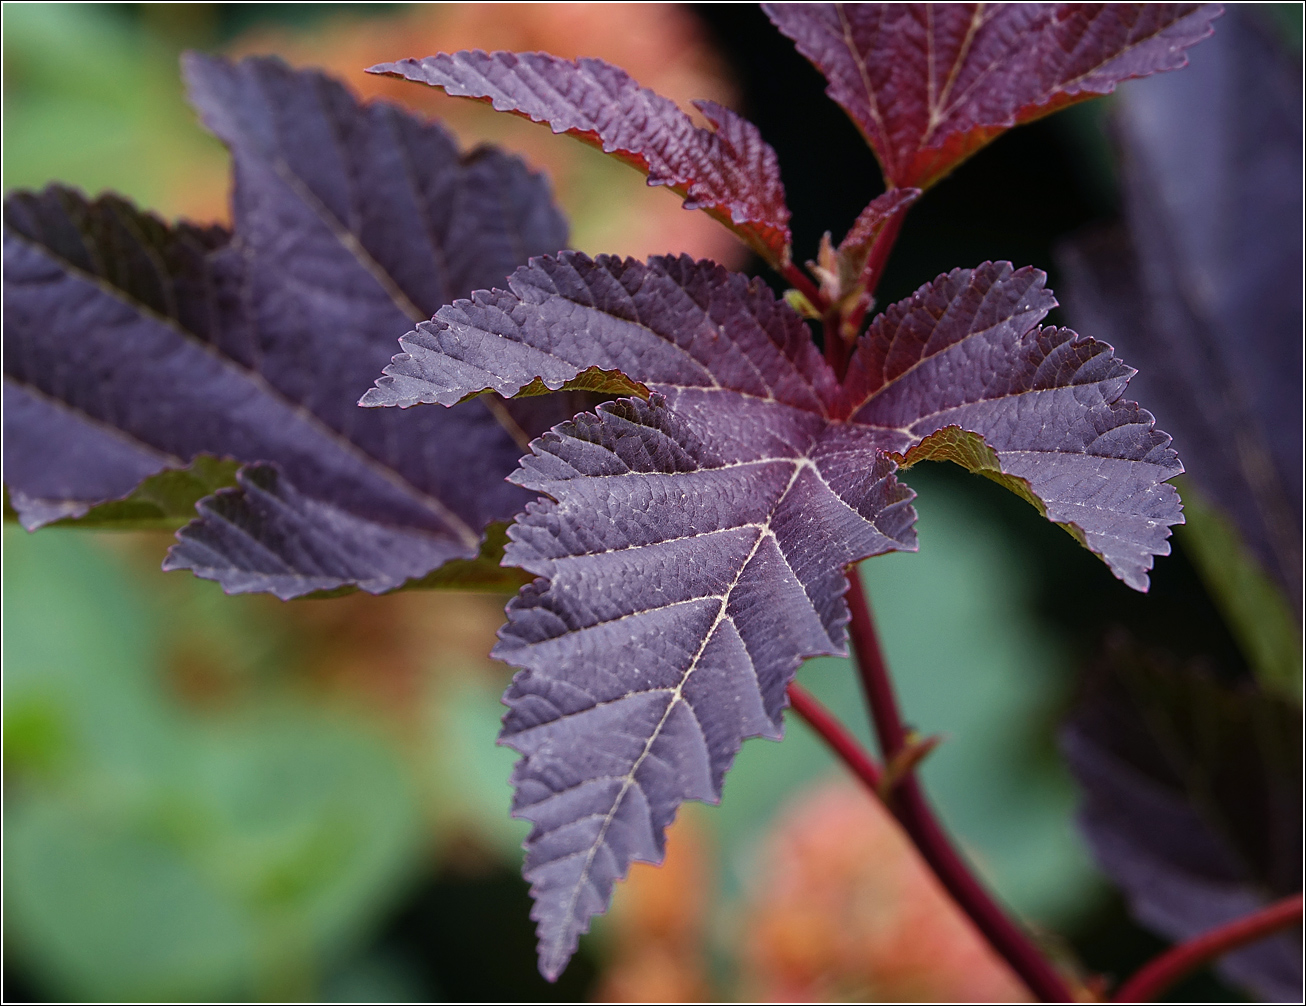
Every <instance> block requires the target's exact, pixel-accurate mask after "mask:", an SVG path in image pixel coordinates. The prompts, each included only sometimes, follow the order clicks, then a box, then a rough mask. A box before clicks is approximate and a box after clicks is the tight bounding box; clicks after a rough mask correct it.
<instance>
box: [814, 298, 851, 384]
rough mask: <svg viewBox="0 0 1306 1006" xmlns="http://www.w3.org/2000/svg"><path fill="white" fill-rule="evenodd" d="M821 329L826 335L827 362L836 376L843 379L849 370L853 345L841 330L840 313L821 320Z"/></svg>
mask: <svg viewBox="0 0 1306 1006" xmlns="http://www.w3.org/2000/svg"><path fill="white" fill-rule="evenodd" d="M821 331H822V332H823V333H824V336H825V338H824V341H825V362H826V363H828V364H829V365H830V369H831V370H833V371H834V375H835V377H837V378H839V380H841V381H842V380H843V375H844V374H846V373H847V372H848V356H849V353H850V351H851V349H852V347H851V346H849V345H848V343H847V342H846V341H845V340H844V337H843V335H842V334H841V333H840V332H839V317H838V315H836V314H833V313H830V314H827V315H826V316H825V318H824V319H823V320H822V322H821Z"/></svg>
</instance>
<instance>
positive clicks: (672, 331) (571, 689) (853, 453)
mask: <svg viewBox="0 0 1306 1006" xmlns="http://www.w3.org/2000/svg"><path fill="white" fill-rule="evenodd" d="M1043 280H1044V277H1043V274H1042V273H1039V272H1037V270H1033V269H1022V270H1020V271H1018V272H1013V270H1012V268H1011V266H1009V265H1006V264H1001V265H984V266H981V267H980V268H979V269H976V270H957V271H956V272H954V273H951V274H949V275H947V276H942V277H940V278H939V279H937V280H936V281H935V282H934V283H931V284H928V285H927V286H925V287H923V288H922V289H921V290H920V291H918V292H917V293H916V294H915V295H914V296H913V297H912V298H909V299H908V300H906V301H904V302H902V303H901V304H899V305H896V306H895V307H893V308H891V309H890V310H889V311H888V312H886V314H885V315H883V316H882V317H881V318H880V319H877V321H876V323H875V324H873V325H872V327H871V329H870V331H869V332H868V333H867V335H866V336H865V337H864V338H863V340H862V343H861V345H860V346H859V348H858V351H857V354H856V356H855V357H854V363H853V367H852V369H850V371H849V376H848V380H847V381H846V382H845V383H844V384H843V385H840V383H839V382H838V381H837V380H836V379H835V376H834V373H833V372H832V371H831V370H830V368H829V367H828V365H827V364H826V362H825V361H824V359H822V358H821V356H820V353H819V352H818V350H817V349H816V347H815V345H814V344H813V342H812V340H811V337H810V335H809V333H808V331H807V329H806V327H805V326H804V324H803V323H802V321H801V320H800V319H799V318H798V316H797V315H796V314H795V313H794V312H793V311H792V310H791V309H790V308H789V307H788V306H787V305H784V304H783V303H780V302H777V301H776V300H775V299H774V297H773V295H772V293H771V291H770V290H769V288H767V287H766V286H764V285H763V284H762V283H761V282H760V281H756V280H755V281H752V282H750V281H749V280H747V279H746V278H745V277H743V276H740V275H737V274H732V273H729V272H727V271H726V270H725V269H723V268H721V267H720V266H717V265H715V264H713V263H711V262H697V263H696V262H694V261H692V260H691V259H689V258H688V257H685V256H682V257H680V258H652V259H650V260H649V262H648V263H647V265H646V264H644V263H641V262H636V261H634V260H633V259H626V260H624V261H622V260H619V259H616V258H611V257H600V258H599V259H598V260H594V261H592V260H590V259H589V258H587V257H586V256H584V255H582V254H580V253H577V252H567V253H563V254H561V255H560V256H559V257H558V258H548V257H543V258H538V259H535V260H533V261H532V262H531V264H530V265H529V266H526V267H523V268H521V269H519V270H518V271H517V272H516V273H514V274H513V276H512V277H511V279H510V280H509V283H508V287H509V289H508V290H507V291H494V292H492V293H485V292H479V293H477V294H476V295H475V296H474V297H473V299H472V300H470V301H458V302H456V303H454V304H452V305H449V306H447V307H444V308H442V309H441V310H440V311H439V312H438V313H437V314H436V316H435V318H434V319H432V320H431V321H430V322H425V323H423V324H422V325H420V326H419V327H418V330H417V331H416V332H414V333H411V334H410V335H409V336H407V337H405V339H403V340H401V343H402V346H403V348H404V349H405V350H406V352H405V353H404V354H402V355H400V356H398V357H396V358H395V362H394V363H393V364H392V365H391V366H390V367H389V368H387V370H386V376H384V377H382V378H381V379H380V380H379V381H378V382H377V387H376V388H375V389H373V390H372V391H370V392H368V395H367V396H366V398H365V399H364V402H365V404H368V405H400V406H406V405H414V404H417V403H418V402H442V403H453V402H457V401H459V400H460V399H462V398H463V397H464V396H466V395H468V394H472V393H475V392H477V391H480V390H481V389H482V388H485V387H487V386H488V387H492V388H494V389H495V390H497V391H499V392H500V393H502V394H504V395H511V394H513V393H515V392H516V391H518V390H520V389H531V390H537V389H538V388H539V387H540V386H541V385H543V386H544V387H550V388H556V387H562V386H565V385H566V383H567V382H568V381H570V380H573V379H574V378H575V377H576V376H577V375H578V374H581V373H584V372H585V371H586V370H587V369H588V368H591V367H593V368H598V369H599V370H601V371H609V372H610V371H618V372H620V373H622V374H624V375H626V377H627V378H628V379H629V380H631V381H633V382H638V383H639V384H640V385H641V386H642V387H643V388H644V389H646V390H647V393H648V395H649V398H648V401H647V402H645V401H643V400H642V399H626V400H622V401H619V402H617V403H615V404H613V405H608V406H603V407H601V408H600V410H599V411H598V413H597V415H582V416H579V417H577V418H576V419H575V420H574V421H573V422H571V423H568V424H565V425H563V426H559V427H556V428H555V429H554V430H553V432H551V433H549V434H546V435H545V436H544V437H543V438H542V439H540V440H537V441H535V442H534V443H533V444H532V445H531V446H532V451H533V452H534V456H533V457H528V458H526V459H525V460H524V462H523V467H522V470H521V471H519V472H518V473H517V474H516V475H514V476H513V479H514V481H516V482H517V483H518V484H519V485H522V486H524V487H526V488H528V489H532V490H534V491H536V492H541V493H545V494H546V495H547V496H548V497H550V498H551V499H549V500H546V501H542V502H539V503H535V504H531V505H530V506H529V507H528V508H527V512H526V514H525V515H524V516H522V517H519V518H518V520H517V522H516V523H515V524H514V525H513V526H512V527H511V528H510V529H509V537H510V539H511V544H509V546H508V547H507V549H506V551H505V557H504V561H505V562H506V563H512V564H515V565H519V566H521V567H523V568H524V569H526V570H527V571H528V572H530V573H534V574H536V575H537V576H539V577H540V578H541V579H539V580H537V581H536V582H535V584H533V585H531V586H528V587H526V588H524V589H523V590H522V592H521V594H520V595H519V596H518V598H517V599H516V600H514V601H513V602H512V604H511V605H510V606H509V624H508V626H507V627H506V628H505V629H504V630H503V632H502V633H501V642H500V643H499V645H498V647H497V648H496V651H495V652H496V654H497V655H498V656H500V657H502V658H503V659H505V660H507V661H509V662H510V663H512V664H514V665H516V666H518V667H520V668H523V670H522V672H521V673H520V674H518V676H517V677H516V679H515V680H514V682H513V685H512V687H511V688H510V689H509V691H508V694H507V696H506V701H507V703H508V704H509V706H510V707H511V711H510V712H509V714H508V716H507V717H506V718H505V721H504V733H503V737H502V740H503V742H504V743H507V744H510V745H511V746H513V747H514V748H516V749H517V750H519V751H521V752H522V754H523V755H524V757H523V759H522V760H521V761H520V762H519V763H518V766H517V770H516V774H515V776H514V779H515V782H516V785H517V797H516V803H515V805H514V806H515V812H516V813H517V814H519V815H520V816H523V817H527V818H528V819H530V820H531V821H532V822H534V824H535V828H534V830H533V831H532V833H531V837H530V838H529V839H528V841H527V868H526V872H527V877H528V879H530V880H531V882H532V884H533V890H534V894H535V898H536V908H535V918H536V919H537V921H538V923H539V935H540V940H541V943H540V954H541V968H542V970H543V971H544V972H545V974H546V975H549V976H554V975H556V974H557V973H558V972H559V971H560V970H561V968H562V967H563V965H565V963H566V960H567V958H568V957H569V956H570V954H571V953H572V952H573V950H574V949H575V946H576V941H577V938H578V936H579V934H580V933H581V932H583V931H585V929H587V928H588V925H589V918H590V916H592V915H593V914H595V913H597V912H601V911H603V910H604V909H605V908H606V906H607V903H608V900H609V898H610V895H611V889H612V884H613V883H614V881H615V880H617V879H618V878H620V877H622V876H624V875H625V873H626V871H627V870H628V868H629V864H630V862H631V861H632V860H635V859H639V860H652V861H657V860H660V858H661V852H662V841H663V830H664V829H665V827H666V825H667V823H668V822H669V821H670V820H671V818H672V817H673V816H674V814H675V812H676V808H677V807H678V806H679V804H680V803H681V802H682V801H683V800H685V799H704V800H715V799H716V798H717V797H718V796H719V793H720V785H721V778H722V775H723V774H724V772H725V770H726V768H727V767H728V766H729V763H730V761H731V759H732V758H733V756H734V753H735V752H736V751H737V750H738V747H739V744H740V743H741V741H742V740H743V739H744V738H746V737H749V736H758V735H762V736H778V734H779V730H780V719H779V716H780V712H781V710H782V709H783V706H784V702H785V700H784V689H785V687H786V685H787V684H788V682H789V680H790V678H791V677H792V675H793V673H794V671H795V670H796V669H797V667H798V664H799V663H800V662H801V660H802V659H803V658H804V657H807V656H812V655H815V654H828V653H842V652H843V650H844V626H845V625H846V623H847V620H848V612H847V608H846V606H845V604H844V601H843V592H844V589H845V587H846V581H845V579H844V568H845V567H846V566H847V565H849V564H850V563H853V562H856V561H858V560H859V559H862V558H864V557H866V556H869V555H875V554H879V553H881V552H885V551H889V550H894V549H913V548H915V534H914V532H913V531H912V529H911V525H912V523H913V521H914V520H915V512H914V510H913V509H912V508H911V507H910V505H909V501H910V499H911V497H912V493H911V491H910V490H908V489H906V488H905V487H903V486H901V485H900V484H899V483H898V482H897V480H896V477H895V474H894V473H895V469H896V467H897V463H896V462H897V461H898V460H905V461H906V462H907V463H914V462H915V461H917V460H921V459H924V458H927V457H946V458H949V459H951V460H955V461H958V462H959V463H961V464H964V465H967V466H968V467H970V468H972V469H973V470H976V471H980V472H982V473H984V474H987V475H989V476H990V477H994V478H997V479H998V480H999V481H1002V482H1004V484H1007V485H1008V486H1009V487H1011V488H1014V489H1016V490H1017V491H1019V492H1021V493H1022V494H1023V495H1025V496H1026V498H1028V499H1030V500H1031V502H1034V503H1035V505H1037V506H1039V507H1040V508H1044V509H1045V512H1046V513H1047V514H1048V516H1049V517H1051V518H1052V519H1053V520H1058V521H1062V522H1064V523H1066V524H1067V525H1068V526H1070V527H1071V529H1072V530H1073V531H1074V532H1075V533H1076V534H1077V536H1078V537H1080V539H1081V540H1083V541H1085V542H1086V543H1087V544H1088V545H1089V547H1091V548H1093V549H1094V550H1095V551H1098V552H1099V553H1100V554H1102V555H1103V557H1104V558H1106V559H1107V561H1108V563H1110V564H1111V566H1112V569H1113V570H1115V571H1116V573H1117V575H1119V576H1121V577H1122V578H1124V579H1126V580H1127V582H1129V583H1130V584H1131V585H1133V586H1135V587H1138V588H1139V589H1143V588H1145V587H1146V583H1147V578H1146V573H1145V570H1146V569H1147V568H1148V567H1150V564H1151V559H1152V555H1153V554H1155V553H1161V552H1164V551H1166V550H1167V543H1166V541H1165V537H1166V533H1167V526H1168V525H1169V524H1172V523H1175V522H1177V521H1178V520H1179V519H1180V517H1179V507H1178V498H1177V497H1176V496H1175V494H1174V491H1173V489H1172V488H1171V487H1169V486H1168V485H1164V484H1163V483H1161V481H1160V480H1161V479H1164V478H1168V477H1170V476H1172V475H1174V474H1176V473H1177V472H1178V471H1180V470H1181V469H1180V467H1179V464H1178V461H1177V459H1176V458H1175V456H1174V453H1173V452H1172V451H1170V450H1169V449H1168V447H1167V446H1166V445H1167V444H1168V440H1169V438H1168V437H1166V436H1165V435H1164V434H1161V433H1157V432H1155V431H1153V430H1152V429H1151V417H1150V416H1148V415H1147V413H1145V412H1142V411H1141V410H1139V409H1138V408H1137V406H1134V405H1132V404H1130V403H1124V402H1121V401H1120V395H1121V393H1122V391H1123V390H1124V386H1125V383H1126V381H1127V380H1128V377H1129V376H1130V375H1131V374H1132V371H1131V370H1130V369H1129V368H1127V367H1125V366H1124V365H1123V364H1121V363H1120V361H1118V360H1116V359H1115V358H1114V357H1113V356H1112V355H1111V351H1110V347H1108V346H1105V345H1103V344H1101V343H1095V342H1093V341H1092V340H1088V339H1082V338H1079V337H1077V336H1075V335H1074V333H1071V332H1068V331H1066V330H1057V329H1040V328H1039V326H1038V321H1039V319H1041V318H1042V317H1043V316H1044V315H1045V314H1046V313H1047V311H1048V309H1049V308H1050V307H1051V306H1052V305H1053V304H1054V303H1055V301H1054V300H1053V299H1052V297H1051V295H1050V294H1049V293H1047V291H1045V290H1044V289H1043ZM967 430H970V431H974V432H972V433H967V432H965V431H967ZM976 434H979V435H976Z"/></svg>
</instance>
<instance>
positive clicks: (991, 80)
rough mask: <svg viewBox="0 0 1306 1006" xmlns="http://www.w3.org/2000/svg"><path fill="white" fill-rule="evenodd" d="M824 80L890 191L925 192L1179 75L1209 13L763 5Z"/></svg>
mask: <svg viewBox="0 0 1306 1006" xmlns="http://www.w3.org/2000/svg"><path fill="white" fill-rule="evenodd" d="M763 7H764V8H765V9H766V12H767V14H768V15H769V16H770V18H771V20H772V21H773V22H775V24H776V26H777V27H778V28H779V29H780V30H781V31H782V32H784V33H785V34H786V35H788V36H789V37H790V38H791V39H793V40H794V42H795V43H796V44H797V46H798V50H799V52H801V53H802V54H803V55H804V56H806V57H807V58H808V59H809V60H811V61H812V63H814V64H815V65H816V68H817V69H818V70H820V71H821V72H822V73H823V74H825V76H826V79H827V80H829V82H830V86H829V88H827V91H826V93H827V94H829V95H830V97H831V98H833V99H834V100H835V101H837V102H838V103H839V104H840V105H842V106H843V108H844V110H845V111H846V112H847V113H848V114H849V116H851V118H852V120H853V122H854V123H856V124H857V127H858V128H859V129H860V130H861V131H862V133H863V135H865V137H866V139H867V142H868V143H870V145H871V148H872V149H873V150H874V151H875V154H876V157H878V158H879V161H880V167H881V168H882V169H883V171H884V177H885V180H886V181H887V182H888V184H889V185H890V187H893V186H916V187H918V188H928V187H929V186H930V185H931V184H933V183H934V182H935V181H937V180H938V179H939V178H941V177H942V176H943V175H945V174H947V173H948V172H949V171H950V170H952V168H954V167H956V166H957V165H958V164H959V163H961V161H963V160H965V159H966V158H967V157H969V156H970V155H971V154H973V153H974V152H975V151H976V150H978V149H979V148H980V147H982V146H984V144H986V143H988V142H989V141H990V140H992V139H994V138H995V137H996V136H998V135H999V134H1000V133H1002V132H1003V131H1005V130H1007V129H1010V128H1011V127H1012V126H1015V125H1018V124H1020V123H1022V122H1028V121H1030V120H1031V119H1035V118H1038V117H1039V116H1042V115H1046V114H1048V113H1049V112H1053V111H1055V110H1056V109H1058V108H1062V107H1064V106H1065V105H1068V104H1071V103H1072V102H1076V101H1082V100H1084V99H1086V98H1091V97H1093V96H1094V95H1098V94H1108V93H1110V92H1111V91H1112V90H1114V89H1115V86H1116V84H1117V83H1119V82H1120V81H1122V80H1125V79H1127V78H1130V77H1145V76H1147V75H1148V74H1152V73H1156V72H1158V71H1161V70H1173V69H1177V68H1178V67H1181V66H1183V65H1184V63H1185V57H1184V50H1185V49H1186V48H1188V47H1189V46H1191V45H1193V44H1194V43H1196V42H1198V41H1200V40H1201V39H1203V38H1205V37H1206V36H1207V35H1209V34H1210V31H1211V29H1210V22H1211V20H1212V19H1213V18H1215V17H1216V16H1218V14H1219V12H1220V8H1219V6H1218V5H1214V4H1208V5H1201V4H1069V3H1057V4H1050V3H1048V4H1034V3H1028V4H1014V3H1012V4H960V3H957V4H917V3H911V4H888V3H856V4H824V3H823V4H796V3H795V4H781V3H769V4H763Z"/></svg>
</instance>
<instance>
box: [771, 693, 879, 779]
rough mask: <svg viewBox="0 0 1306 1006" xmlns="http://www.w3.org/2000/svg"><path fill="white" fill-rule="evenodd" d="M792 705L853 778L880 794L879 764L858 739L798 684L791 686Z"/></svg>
mask: <svg viewBox="0 0 1306 1006" xmlns="http://www.w3.org/2000/svg"><path fill="white" fill-rule="evenodd" d="M789 705H790V707H791V708H792V709H793V711H794V712H796V713H797V714H798V715H799V716H801V717H802V718H803V719H804V720H806V721H807V725H808V726H809V727H811V728H812V729H813V730H815V731H816V732H817V734H819V735H820V737H821V739H822V740H824V741H825V743H826V744H828V745H830V749H831V750H832V751H833V752H834V753H835V754H837V755H838V756H839V757H840V758H842V759H843V763H844V764H845V765H847V766H848V767H849V768H850V769H852V772H853V775H855V776H857V778H859V779H860V780H861V781H862V782H864V783H866V785H867V786H869V787H870V788H871V791H872V792H875V793H878V792H879V789H880V778H881V774H880V766H878V765H876V764H875V762H874V761H873V760H872V759H871V756H870V755H868V754H867V753H866V752H865V751H863V750H862V746H861V745H860V744H859V743H857V738H856V737H854V736H853V735H852V734H850V733H849V732H848V730H847V728H846V727H845V726H844V725H843V724H842V723H840V722H839V721H838V720H837V719H835V718H834V714H833V713H831V712H830V710H828V709H826V708H825V706H823V705H821V703H820V702H818V701H817V700H816V698H815V696H813V695H812V694H811V693H810V692H809V691H807V689H805V688H802V687H800V686H799V685H798V684H797V683H795V684H791V685H790V686H789Z"/></svg>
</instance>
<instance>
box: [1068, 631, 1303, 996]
mask: <svg viewBox="0 0 1306 1006" xmlns="http://www.w3.org/2000/svg"><path fill="white" fill-rule="evenodd" d="M1061 741H1062V743H1061V746H1062V750H1063V751H1064V753H1065V755H1066V758H1067V760H1068V761H1069V763H1070V767H1071V770H1072V771H1073V772H1074V774H1075V776H1076V778H1077V780H1078V781H1079V784H1080V786H1081V788H1082V790H1083V803H1082V805H1081V810H1080V826H1081V828H1082V830H1083V832H1084V834H1085V836H1086V837H1087V839H1088V843H1089V846H1090V848H1091V849H1092V852H1093V855H1094V857H1095V858H1096V859H1097V861H1098V864H1099V865H1100V866H1101V867H1102V869H1103V870H1104V871H1106V873H1107V874H1108V875H1110V876H1111V877H1112V879H1114V880H1115V881H1116V882H1117V883H1119V884H1120V885H1121V887H1122V888H1123V889H1124V891H1125V894H1126V896H1127V897H1128V899H1129V902H1130V907H1131V909H1132V911H1133V913H1134V914H1135V915H1136V916H1137V917H1138V919H1139V920H1140V921H1141V922H1143V923H1144V924H1145V925H1147V926H1148V927H1149V928H1151V929H1154V930H1156V931H1157V932H1159V933H1161V934H1162V935H1164V936H1166V937H1168V938H1170V939H1172V940H1174V941H1176V942H1178V941H1181V940H1185V939H1189V938H1191V937H1193V936H1196V935H1198V934H1199V933H1202V932H1204V931H1206V930H1208V929H1211V928H1214V927H1215V926H1218V925H1222V924H1223V923H1226V922H1231V921H1233V920H1234V919H1236V918H1239V917H1240V916H1243V915H1246V914H1248V913H1250V912H1252V911H1255V910H1256V909H1258V908H1261V907H1264V906H1265V905H1266V904H1268V903H1269V902H1270V901H1271V900H1274V899H1275V898H1276V897H1283V896H1286V895H1289V894H1293V893H1296V892H1297V891H1300V890H1301V755H1300V752H1301V713H1300V710H1298V709H1296V708H1294V707H1293V706H1291V705H1288V704H1286V703H1284V702H1282V701H1280V700H1277V699H1272V698H1270V697H1268V696H1265V695H1263V694H1260V693H1257V692H1253V691H1250V690H1243V689H1233V688H1230V687H1228V686H1225V685H1221V684H1219V683H1217V682H1216V681H1215V680H1214V679H1212V678H1211V677H1210V675H1209V673H1206V672H1205V671H1204V670H1203V669H1202V668H1199V667H1178V666H1175V665H1174V662H1173V661H1172V660H1171V659H1170V658H1168V657H1166V656H1165V655H1164V654H1160V653H1146V652H1142V651H1140V650H1139V649H1138V648H1137V647H1136V646H1135V645H1134V644H1132V643H1131V642H1130V641H1129V640H1127V639H1125V638H1117V639H1115V640H1113V641H1112V643H1111V645H1110V652H1109V654H1108V656H1107V659H1106V661H1105V662H1104V665H1103V666H1102V667H1101V668H1099V673H1098V674H1097V675H1096V677H1095V679H1094V681H1093V683H1092V687H1091V689H1090V691H1089V693H1088V695H1086V696H1085V698H1084V700H1083V701H1082V702H1081V703H1080V705H1079V708H1078V709H1077V710H1076V712H1075V714H1074V716H1073V718H1072V719H1071V721H1070V723H1069V724H1068V725H1067V726H1066V728H1065V730H1064V731H1063V733H1062V738H1061ZM1217 966H1218V968H1219V970H1220V971H1221V972H1222V973H1223V974H1224V975H1225V976H1226V977H1227V978H1229V979H1231V980H1232V981H1234V982H1236V983H1238V984H1241V985H1247V986H1250V987H1251V988H1253V989H1255V990H1256V991H1257V992H1258V993H1259V994H1260V995H1261V996H1262V997H1264V998H1265V1000H1266V1001H1268V1002H1292V1001H1295V1000H1296V999H1297V998H1299V997H1300V994H1301V981H1302V970H1301V937H1300V935H1297V936H1293V935H1290V934H1283V935H1279V936H1275V937H1272V938H1270V939H1267V940H1262V941H1261V942H1259V943H1257V944H1256V945H1254V946H1252V947H1249V948H1247V949H1245V950H1241V951H1239V952H1237V953H1233V954H1230V955H1228V956H1227V957H1225V958H1224V959H1223V960H1222V961H1221V963H1220V964H1219V965H1217Z"/></svg>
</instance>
